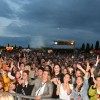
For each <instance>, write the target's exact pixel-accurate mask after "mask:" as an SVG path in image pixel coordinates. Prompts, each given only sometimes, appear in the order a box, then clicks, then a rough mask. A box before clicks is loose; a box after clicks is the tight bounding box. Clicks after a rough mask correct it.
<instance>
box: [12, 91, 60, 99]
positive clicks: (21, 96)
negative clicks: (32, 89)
mask: <svg viewBox="0 0 100 100" xmlns="http://www.w3.org/2000/svg"><path fill="white" fill-rule="evenodd" d="M12 95H13V96H14V100H35V97H33V96H26V95H22V94H18V93H13V94H12ZM41 100H61V99H54V98H48V99H41Z"/></svg>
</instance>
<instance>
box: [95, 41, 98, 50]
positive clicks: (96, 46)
mask: <svg viewBox="0 0 100 100" xmlns="http://www.w3.org/2000/svg"><path fill="white" fill-rule="evenodd" d="M95 50H99V41H96V44H95Z"/></svg>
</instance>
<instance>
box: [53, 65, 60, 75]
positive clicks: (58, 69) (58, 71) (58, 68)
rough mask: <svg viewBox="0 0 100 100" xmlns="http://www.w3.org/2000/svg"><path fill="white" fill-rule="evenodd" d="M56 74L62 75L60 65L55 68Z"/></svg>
mask: <svg viewBox="0 0 100 100" xmlns="http://www.w3.org/2000/svg"><path fill="white" fill-rule="evenodd" d="M54 73H57V74H59V73H60V66H59V65H58V64H56V65H55V66H54Z"/></svg>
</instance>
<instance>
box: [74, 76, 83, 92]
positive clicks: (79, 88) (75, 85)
mask: <svg viewBox="0 0 100 100" xmlns="http://www.w3.org/2000/svg"><path fill="white" fill-rule="evenodd" d="M79 77H80V78H81V79H82V80H83V81H84V78H83V77H82V76H78V77H77V78H79ZM77 78H76V80H77ZM82 86H83V83H82V84H81V85H80V86H79V87H77V83H76V81H75V84H74V89H76V87H77V88H78V92H80V90H81V88H82Z"/></svg>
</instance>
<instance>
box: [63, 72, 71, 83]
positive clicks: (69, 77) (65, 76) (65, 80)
mask: <svg viewBox="0 0 100 100" xmlns="http://www.w3.org/2000/svg"><path fill="white" fill-rule="evenodd" d="M70 81H71V76H70V74H68V73H67V74H65V75H64V83H69V82H70Z"/></svg>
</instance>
